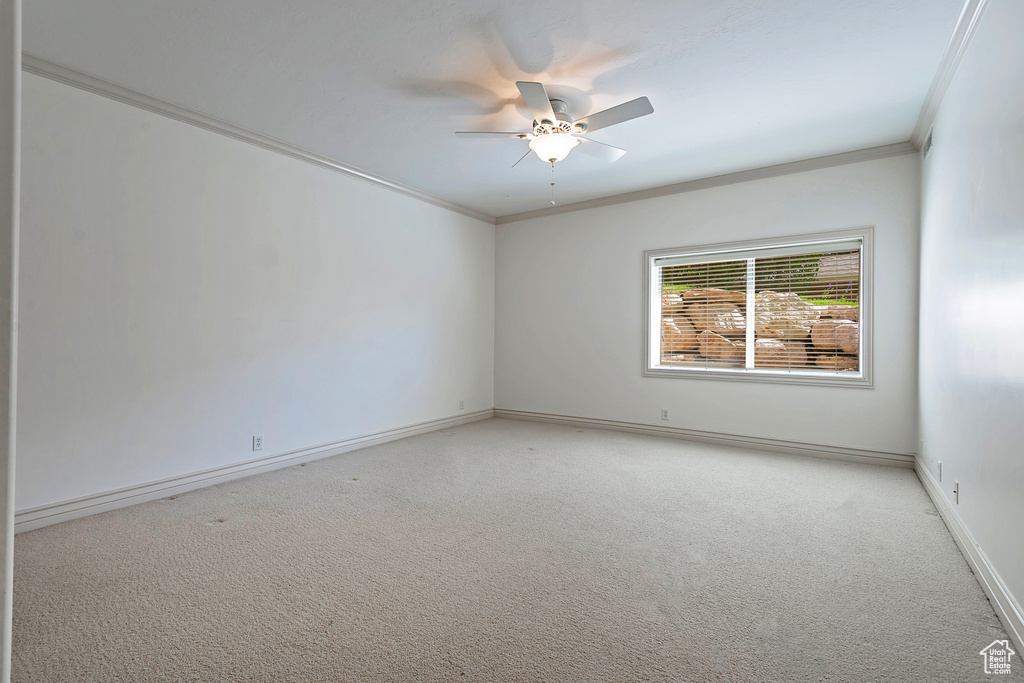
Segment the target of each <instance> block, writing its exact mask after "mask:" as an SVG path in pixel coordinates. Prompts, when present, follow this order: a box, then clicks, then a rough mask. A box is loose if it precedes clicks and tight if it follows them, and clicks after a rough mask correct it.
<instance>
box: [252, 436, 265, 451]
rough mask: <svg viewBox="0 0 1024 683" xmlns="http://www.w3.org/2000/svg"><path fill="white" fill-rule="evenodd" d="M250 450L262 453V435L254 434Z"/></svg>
mask: <svg viewBox="0 0 1024 683" xmlns="http://www.w3.org/2000/svg"><path fill="white" fill-rule="evenodd" d="M252 449H253V450H254V451H262V450H263V435H262V434H254V435H253V437H252Z"/></svg>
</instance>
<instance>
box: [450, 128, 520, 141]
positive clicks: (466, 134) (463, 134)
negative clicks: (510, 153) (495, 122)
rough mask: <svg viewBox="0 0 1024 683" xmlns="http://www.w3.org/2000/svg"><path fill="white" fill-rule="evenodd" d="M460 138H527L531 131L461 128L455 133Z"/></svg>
mask: <svg viewBox="0 0 1024 683" xmlns="http://www.w3.org/2000/svg"><path fill="white" fill-rule="evenodd" d="M455 135H457V136H458V137H460V138H521V139H523V140H525V139H526V138H527V137H529V133H506V132H498V131H488V130H485V131H475V130H460V131H457V132H456V133H455Z"/></svg>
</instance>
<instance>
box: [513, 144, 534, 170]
mask: <svg viewBox="0 0 1024 683" xmlns="http://www.w3.org/2000/svg"><path fill="white" fill-rule="evenodd" d="M531 154H533V150H532V149H528V150H526V154H524V155H523V156H521V157H519V161H522V160H523V159H525V158H526V157H528V156H530V155H531ZM519 161H517V162H516V163H514V164H512V168H515V167H516V166H518V165H519Z"/></svg>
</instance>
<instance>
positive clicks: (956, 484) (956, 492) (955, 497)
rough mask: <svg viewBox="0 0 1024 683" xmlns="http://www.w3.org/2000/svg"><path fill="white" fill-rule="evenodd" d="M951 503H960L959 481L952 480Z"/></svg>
mask: <svg viewBox="0 0 1024 683" xmlns="http://www.w3.org/2000/svg"><path fill="white" fill-rule="evenodd" d="M953 503H954V504H955V505H959V504H960V482H958V481H954V482H953Z"/></svg>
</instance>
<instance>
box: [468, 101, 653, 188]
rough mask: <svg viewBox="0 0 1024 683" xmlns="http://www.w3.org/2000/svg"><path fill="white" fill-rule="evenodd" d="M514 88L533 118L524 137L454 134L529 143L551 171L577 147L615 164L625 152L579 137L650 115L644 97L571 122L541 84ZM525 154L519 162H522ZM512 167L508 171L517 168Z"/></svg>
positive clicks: (651, 110)
mask: <svg viewBox="0 0 1024 683" xmlns="http://www.w3.org/2000/svg"><path fill="white" fill-rule="evenodd" d="M516 87H518V88H519V92H520V93H522V95H523V100H525V101H526V106H527V107H528V108H529V109H530V113H532V114H533V119H534V120H533V130H531V131H530V132H527V133H506V132H470V131H459V132H457V133H455V134H456V135H457V136H459V137H464V138H519V139H520V140H529V141H530V149H531V150H532V151H534V152H536V153H537V156H538V157H540V159H541V160H542V161H550V162H551V166H552V168H554V164H555V162H556V161H561V160H562V159H564V158H565V157H566V156H568V154H569V152H571V151H572V150H573V149H574V148H576V147H577V146H578V147H579V148H580V152H583V153H584V154H589V155H590V156H592V157H597V158H598V159H603V160H605V161H609V162H611V161H615V160H616V159H618V158H619V157H621V156H622V155H623V154H625V153H626V150H624V149H619V148H618V147H612V146H611V145H606V144H604V143H603V142H598V141H597V140H591V139H590V138H585V137H583V133H586V132H593V131H595V130H600V129H601V128H607V127H608V126H614V125H615V124H617V123H622V122H624V121H629V120H630V119H636V118H640V117H641V116H647V115H648V114H651V113H653V112H654V107H652V106H651V101H650V100H648V99H647V98H646V97H638V98H636V99H635V100H630V101H629V102H625V103H623V104H620V105H617V106H614V107H612V108H610V109H605V110H603V111H599V112H595V113H593V114H589V115H587V116H584V117H582V118H580V119H573V118H572V117H571V116H570V115H569V114H568V111H567V109H568V108H567V107H566V104H565V102H563V101H562V100H558V99H555V100H553V99H551V98H550V97H548V93H547V91H546V90H545V89H544V86H543V85H542V84H541V83H533V82H530V81H517V82H516ZM529 154H530V152H529V151H528V152H526V154H524V155H523V156H522V157H521V158H520V159H519V161H522V160H523V159H525V158H526V157H527V156H528V155H529ZM519 161H517V162H516V163H514V164H512V168H515V167H516V166H518V165H519Z"/></svg>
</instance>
